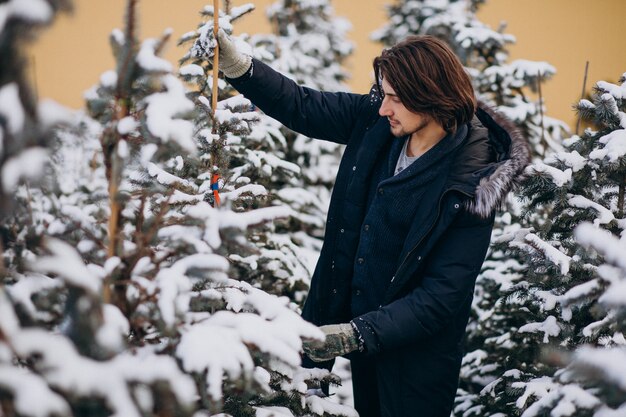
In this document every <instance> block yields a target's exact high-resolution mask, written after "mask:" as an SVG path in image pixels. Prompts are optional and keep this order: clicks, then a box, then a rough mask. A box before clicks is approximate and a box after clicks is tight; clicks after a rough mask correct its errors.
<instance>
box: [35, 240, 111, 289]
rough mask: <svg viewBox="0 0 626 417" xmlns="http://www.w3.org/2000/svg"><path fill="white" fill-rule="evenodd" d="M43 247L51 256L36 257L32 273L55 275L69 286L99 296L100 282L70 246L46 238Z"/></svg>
mask: <svg viewBox="0 0 626 417" xmlns="http://www.w3.org/2000/svg"><path fill="white" fill-rule="evenodd" d="M45 247H46V248H47V249H48V250H49V251H50V253H51V255H49V256H41V257H38V258H37V259H36V260H35V261H34V262H33V264H32V265H31V268H32V269H33V270H34V271H36V272H41V273H51V274H56V275H58V277H59V278H60V279H62V280H64V281H65V282H66V283H67V284H68V285H70V286H73V287H78V288H82V289H83V290H85V291H87V292H88V293H89V294H92V295H95V296H98V295H99V291H100V285H101V283H100V280H99V279H98V277H96V276H94V275H93V274H92V273H91V272H90V271H89V270H88V269H87V267H86V266H85V264H84V263H83V260H82V258H81V257H80V255H79V254H78V252H76V250H75V249H74V248H73V247H72V246H70V245H68V244H67V243H65V242H63V241H61V240H59V239H54V238H47V239H46V240H45Z"/></svg>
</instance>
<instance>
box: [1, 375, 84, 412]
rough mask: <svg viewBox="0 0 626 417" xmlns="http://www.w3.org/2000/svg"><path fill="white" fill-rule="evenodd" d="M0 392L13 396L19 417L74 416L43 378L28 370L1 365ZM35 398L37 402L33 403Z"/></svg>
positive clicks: (67, 405)
mask: <svg viewBox="0 0 626 417" xmlns="http://www.w3.org/2000/svg"><path fill="white" fill-rule="evenodd" d="M0 391H8V392H9V393H10V394H11V395H12V397H13V405H14V407H15V411H16V414H17V415H23V416H32V417H48V416H51V415H58V416H68V415H72V413H71V409H70V406H69V404H68V403H67V402H66V401H65V399H64V398H63V397H62V396H60V395H59V394H57V393H56V392H54V391H53V390H51V389H50V387H49V386H48V384H47V383H46V382H45V381H44V380H43V378H41V377H40V376H38V375H37V374H33V373H32V372H29V371H28V370H26V369H20V368H17V367H14V366H7V365H4V364H0ZM35 398H36V401H33V399H35Z"/></svg>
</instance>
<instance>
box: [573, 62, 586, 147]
mask: <svg viewBox="0 0 626 417" xmlns="http://www.w3.org/2000/svg"><path fill="white" fill-rule="evenodd" d="M588 74H589V61H587V63H586V64H585V77H584V78H583V91H582V92H581V93H580V99H581V100H582V99H583V98H585V90H586V89H587V75H588ZM580 119H581V117H580V112H579V113H578V120H577V121H576V135H578V130H579V129H580Z"/></svg>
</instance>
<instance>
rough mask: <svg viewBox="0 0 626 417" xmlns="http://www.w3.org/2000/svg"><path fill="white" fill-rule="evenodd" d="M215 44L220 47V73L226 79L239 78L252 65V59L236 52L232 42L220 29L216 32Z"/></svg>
mask: <svg viewBox="0 0 626 417" xmlns="http://www.w3.org/2000/svg"><path fill="white" fill-rule="evenodd" d="M217 43H219V45H220V49H219V50H220V60H219V68H220V71H222V72H223V73H224V75H225V76H226V77H228V78H239V77H241V76H242V75H244V74H245V73H246V72H247V71H248V69H250V66H251V65H252V57H251V56H250V55H246V54H242V53H241V52H239V51H238V50H237V46H236V45H235V43H234V42H233V40H232V39H231V38H230V36H228V35H227V34H226V32H224V31H223V30H222V29H220V30H218V31H217Z"/></svg>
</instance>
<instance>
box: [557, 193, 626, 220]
mask: <svg viewBox="0 0 626 417" xmlns="http://www.w3.org/2000/svg"><path fill="white" fill-rule="evenodd" d="M568 203H569V204H570V205H571V206H572V207H576V208H580V209H594V210H596V211H597V212H598V213H599V215H600V216H599V217H598V218H597V219H595V220H594V221H593V224H594V225H595V226H599V225H601V224H608V223H610V222H611V221H613V220H614V219H615V216H614V215H613V212H612V211H611V210H609V209H607V208H606V207H604V206H602V205H601V204H598V203H595V202H593V201H591V200H589V199H588V198H586V197H583V196H582V195H574V196H570V197H569V200H568Z"/></svg>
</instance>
